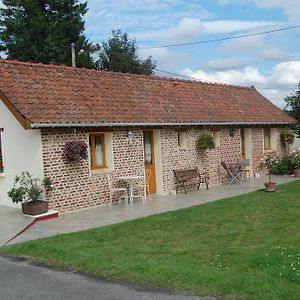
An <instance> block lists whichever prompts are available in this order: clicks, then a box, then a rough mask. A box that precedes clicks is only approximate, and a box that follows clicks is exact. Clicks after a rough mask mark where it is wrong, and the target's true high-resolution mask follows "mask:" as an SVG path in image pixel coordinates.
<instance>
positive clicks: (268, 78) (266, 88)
mask: <svg viewBox="0 0 300 300" xmlns="http://www.w3.org/2000/svg"><path fill="white" fill-rule="evenodd" d="M182 74H183V75H187V76H190V77H193V78H195V79H199V80H203V81H209V82H211V81H212V82H219V83H227V84H236V85H246V86H251V85H255V86H257V89H258V90H259V91H260V92H261V93H262V94H263V95H265V96H266V97H267V98H268V99H270V100H271V101H273V102H274V103H275V104H277V105H278V106H280V107H283V106H284V101H283V99H284V98H285V97H286V96H287V95H289V94H290V92H291V91H292V90H293V89H294V88H295V87H296V86H297V84H298V83H299V81H300V61H287V62H283V63H279V64H277V65H276V66H275V67H274V68H273V69H272V70H271V71H270V72H269V74H268V75H264V74H262V73H261V72H260V71H259V70H258V69H256V68H253V67H246V68H244V69H243V70H242V71H237V70H228V71H222V72H220V71H218V72H213V71H212V72H205V71H203V70H197V71H193V70H191V69H188V68H186V69H184V70H183V71H182Z"/></svg>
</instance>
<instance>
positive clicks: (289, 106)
mask: <svg viewBox="0 0 300 300" xmlns="http://www.w3.org/2000/svg"><path fill="white" fill-rule="evenodd" d="M284 101H285V103H286V107H285V110H286V111H287V112H288V113H289V115H290V116H292V117H294V118H295V119H296V120H298V125H297V128H296V129H297V130H298V135H299V136H300V83H299V84H298V90H296V91H293V92H292V94H291V95H290V96H287V97H285V99H284Z"/></svg>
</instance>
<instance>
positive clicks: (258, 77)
mask: <svg viewBox="0 0 300 300" xmlns="http://www.w3.org/2000/svg"><path fill="white" fill-rule="evenodd" d="M183 74H184V75H187V76H191V77H193V78H195V79H199V80H205V81H212V82H221V83H227V84H237V85H258V84H265V83H266V81H267V79H266V78H265V77H264V76H263V75H262V74H260V72H259V71H258V70H257V69H256V68H252V67H246V68H245V69H244V70H243V71H237V70H228V71H217V72H210V73H208V72H204V71H202V70H198V71H195V72H193V71H192V70H191V69H188V68H186V69H185V70H184V71H183Z"/></svg>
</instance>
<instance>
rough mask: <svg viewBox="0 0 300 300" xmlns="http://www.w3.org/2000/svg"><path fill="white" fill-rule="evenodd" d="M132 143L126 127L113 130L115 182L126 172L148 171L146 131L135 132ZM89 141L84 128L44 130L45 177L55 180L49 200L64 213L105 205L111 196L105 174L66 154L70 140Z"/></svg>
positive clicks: (53, 207) (116, 183) (50, 203)
mask: <svg viewBox="0 0 300 300" xmlns="http://www.w3.org/2000/svg"><path fill="white" fill-rule="evenodd" d="M133 133H134V141H133V143H132V145H129V144H128V142H127V139H126V138H127V132H126V131H124V130H120V131H116V132H114V133H113V149H112V150H113V159H114V173H113V175H112V178H113V180H114V184H115V185H124V183H121V182H118V179H117V178H118V177H120V176H125V175H131V174H136V175H141V176H142V175H143V174H144V156H143V155H144V154H143V135H142V131H134V132H133ZM75 139H79V140H85V141H86V142H87V143H88V138H87V134H86V133H85V132H84V131H77V132H74V131H68V130H59V129H48V130H43V131H42V145H43V160H44V173H45V177H50V178H51V179H52V180H53V183H54V186H53V190H52V191H51V192H47V195H46V199H47V200H48V201H49V206H50V208H51V209H57V210H59V211H60V212H65V211H71V210H76V209H80V208H85V207H89V206H95V205H99V204H102V203H104V202H106V201H108V199H109V194H108V183H107V179H106V176H105V174H103V173H101V172H100V173H91V170H90V165H89V162H88V161H82V162H81V163H80V164H74V163H69V162H67V160H66V159H65V158H64V156H63V148H64V145H65V142H67V141H70V140H75Z"/></svg>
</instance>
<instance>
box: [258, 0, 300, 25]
mask: <svg viewBox="0 0 300 300" xmlns="http://www.w3.org/2000/svg"><path fill="white" fill-rule="evenodd" d="M255 3H256V4H257V5H258V6H260V7H263V8H279V9H281V10H283V12H284V13H285V14H286V15H287V16H288V17H289V19H290V20H292V21H295V22H296V21H297V22H298V20H299V18H300V0H255Z"/></svg>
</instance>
